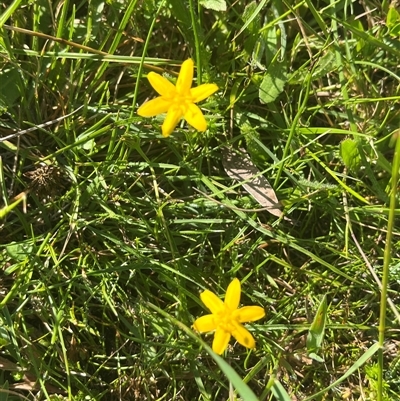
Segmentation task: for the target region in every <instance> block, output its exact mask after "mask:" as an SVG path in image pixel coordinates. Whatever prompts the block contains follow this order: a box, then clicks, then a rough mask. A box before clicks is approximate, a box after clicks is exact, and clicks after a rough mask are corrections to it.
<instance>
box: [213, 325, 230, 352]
mask: <svg viewBox="0 0 400 401" xmlns="http://www.w3.org/2000/svg"><path fill="white" fill-rule="evenodd" d="M230 339H231V335H230V333H228V332H227V331H225V330H222V329H217V331H216V332H215V335H214V341H213V344H212V349H213V351H214V352H215V353H216V354H218V355H221V354H222V353H223V352H224V351H225V350H226V347H227V346H228V343H229V340H230Z"/></svg>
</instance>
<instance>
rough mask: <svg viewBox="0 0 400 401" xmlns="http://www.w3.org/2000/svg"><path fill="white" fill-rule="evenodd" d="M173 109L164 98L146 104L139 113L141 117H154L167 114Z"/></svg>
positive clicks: (140, 108)
mask: <svg viewBox="0 0 400 401" xmlns="http://www.w3.org/2000/svg"><path fill="white" fill-rule="evenodd" d="M170 107H171V103H170V102H168V101H167V100H165V99H164V98H163V97H156V98H155V99H152V100H150V101H148V102H146V103H144V104H142V105H141V106H140V107H139V109H138V111H137V113H138V114H139V116H141V117H153V116H156V115H157V114H161V113H166V112H167V111H168V109H169V108H170Z"/></svg>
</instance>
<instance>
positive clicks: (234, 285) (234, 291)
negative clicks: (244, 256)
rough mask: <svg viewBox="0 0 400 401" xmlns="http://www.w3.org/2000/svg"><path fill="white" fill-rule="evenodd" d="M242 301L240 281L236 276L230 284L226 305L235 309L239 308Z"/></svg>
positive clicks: (232, 309)
mask: <svg viewBox="0 0 400 401" xmlns="http://www.w3.org/2000/svg"><path fill="white" fill-rule="evenodd" d="M239 302H240V281H239V280H238V279H237V278H234V279H233V280H232V281H231V283H230V284H229V285H228V288H227V290H226V295H225V305H226V306H227V307H228V308H229V309H230V310H231V311H234V310H236V309H237V308H238V306H239Z"/></svg>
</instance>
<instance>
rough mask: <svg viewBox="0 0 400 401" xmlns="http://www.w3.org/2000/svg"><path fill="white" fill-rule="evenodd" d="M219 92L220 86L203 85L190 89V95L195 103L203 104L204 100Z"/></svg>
mask: <svg viewBox="0 0 400 401" xmlns="http://www.w3.org/2000/svg"><path fill="white" fill-rule="evenodd" d="M217 90H218V86H217V85H215V84H203V85H200V86H197V87H196V88H192V89H190V95H191V96H192V98H193V102H194V103H197V102H201V101H202V100H204V99H206V98H208V97H209V96H211V95H212V94H213V93H215V92H216V91H217Z"/></svg>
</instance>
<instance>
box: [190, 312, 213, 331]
mask: <svg viewBox="0 0 400 401" xmlns="http://www.w3.org/2000/svg"><path fill="white" fill-rule="evenodd" d="M193 327H194V329H195V330H196V331H198V332H200V333H206V332H207V331H214V330H215V329H216V328H217V325H216V324H215V319H214V315H205V316H202V317H199V318H198V319H196V320H195V322H194V323H193Z"/></svg>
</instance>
